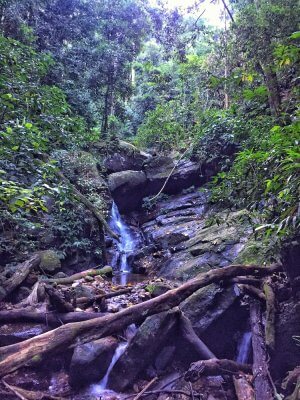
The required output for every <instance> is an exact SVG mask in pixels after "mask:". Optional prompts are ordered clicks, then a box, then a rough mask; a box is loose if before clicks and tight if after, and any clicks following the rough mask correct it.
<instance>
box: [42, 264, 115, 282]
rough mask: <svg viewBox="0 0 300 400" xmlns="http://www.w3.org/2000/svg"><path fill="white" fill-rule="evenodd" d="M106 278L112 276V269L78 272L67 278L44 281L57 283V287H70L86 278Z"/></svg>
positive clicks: (104, 268)
mask: <svg viewBox="0 0 300 400" xmlns="http://www.w3.org/2000/svg"><path fill="white" fill-rule="evenodd" d="M98 275H100V276H104V275H112V268H111V267H108V266H106V267H103V268H101V269H88V270H86V271H82V272H78V273H77V274H74V275H71V276H67V277H66V278H51V279H44V280H43V282H46V283H56V284H57V285H68V284H71V283H73V282H74V281H77V280H78V279H83V278H85V277H86V276H98Z"/></svg>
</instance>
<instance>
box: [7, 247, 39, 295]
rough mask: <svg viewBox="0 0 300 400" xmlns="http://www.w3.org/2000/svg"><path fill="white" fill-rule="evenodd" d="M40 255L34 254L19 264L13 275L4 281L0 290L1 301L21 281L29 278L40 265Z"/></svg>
mask: <svg viewBox="0 0 300 400" xmlns="http://www.w3.org/2000/svg"><path fill="white" fill-rule="evenodd" d="M40 260H41V258H40V256H39V255H38V254H34V255H33V256H32V257H31V258H29V260H27V261H25V262H23V263H22V264H19V265H17V267H16V272H15V273H14V274H13V276H12V277H11V278H9V279H7V280H6V281H4V283H3V286H2V287H1V290H0V301H2V300H4V299H5V297H7V296H8V295H9V294H10V293H12V292H13V290H15V289H16V288H17V287H18V286H20V285H21V283H22V282H23V281H24V280H25V279H26V278H27V276H28V275H29V273H30V272H31V271H32V270H33V269H34V268H35V267H37V266H38V265H39V263H40Z"/></svg>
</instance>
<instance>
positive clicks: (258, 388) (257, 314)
mask: <svg viewBox="0 0 300 400" xmlns="http://www.w3.org/2000/svg"><path fill="white" fill-rule="evenodd" d="M250 323H251V330H252V347H253V376H254V390H255V399H256V400H273V399H274V396H273V395H274V393H273V389H272V385H271V382H270V373H269V367H268V355H267V351H266V345H265V340H264V335H263V328H262V313H261V306H260V303H259V302H258V301H257V300H253V301H252V302H251V304H250Z"/></svg>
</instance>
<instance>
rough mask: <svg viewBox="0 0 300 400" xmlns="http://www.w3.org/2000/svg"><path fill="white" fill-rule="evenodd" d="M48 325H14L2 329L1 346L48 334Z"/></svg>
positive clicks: (3, 326)
mask: <svg viewBox="0 0 300 400" xmlns="http://www.w3.org/2000/svg"><path fill="white" fill-rule="evenodd" d="M47 330H48V328H47V326H46V325H42V324H33V323H26V324H25V323H13V324H5V325H2V326H1V327H0V346H8V345H10V344H14V343H19V342H22V341H23V340H27V339H30V338H32V337H34V336H38V335H41V334H42V333H44V332H47Z"/></svg>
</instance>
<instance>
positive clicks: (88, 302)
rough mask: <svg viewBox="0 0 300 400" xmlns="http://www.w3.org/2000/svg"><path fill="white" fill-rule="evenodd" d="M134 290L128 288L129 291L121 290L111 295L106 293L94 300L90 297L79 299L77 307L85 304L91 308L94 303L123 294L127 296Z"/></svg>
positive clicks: (95, 297)
mask: <svg viewBox="0 0 300 400" xmlns="http://www.w3.org/2000/svg"><path fill="white" fill-rule="evenodd" d="M132 290H133V288H132V287H130V288H127V289H121V290H117V291H115V292H110V293H105V294H99V295H97V296H94V297H92V298H89V297H79V298H78V299H77V300H76V304H77V305H81V304H84V306H86V307H88V306H91V305H92V304H93V303H95V302H99V301H101V300H102V299H111V298H113V297H117V296H122V295H123V294H127V293H130V292H132Z"/></svg>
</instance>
